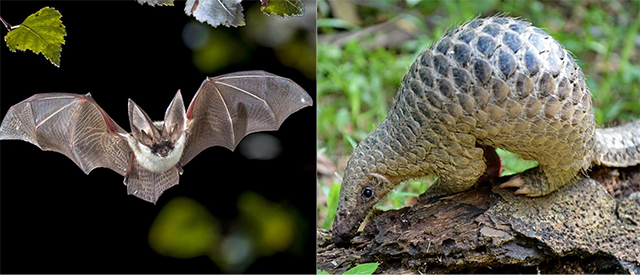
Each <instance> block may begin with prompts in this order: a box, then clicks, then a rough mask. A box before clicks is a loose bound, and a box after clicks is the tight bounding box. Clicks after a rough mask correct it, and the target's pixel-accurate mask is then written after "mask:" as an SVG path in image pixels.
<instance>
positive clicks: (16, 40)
mask: <svg viewBox="0 0 640 276" xmlns="http://www.w3.org/2000/svg"><path fill="white" fill-rule="evenodd" d="M61 17H62V14H60V12H59V11H57V10H56V9H54V8H50V7H44V8H42V9H40V10H39V11H37V12H36V13H34V14H32V15H29V16H28V17H27V19H25V20H24V22H22V24H20V25H16V26H8V25H7V23H6V22H4V19H2V22H3V23H4V24H5V27H7V29H10V31H9V33H7V35H6V36H5V37H4V40H5V41H6V42H7V46H8V47H9V50H11V51H12V52H15V51H16V50H20V51H26V50H30V51H32V52H34V53H36V54H38V53H42V55H44V57H45V58H46V59H48V60H49V61H51V63H53V65H55V66H56V67H60V54H61V53H62V44H64V36H65V35H67V31H66V29H65V26H64V25H62V20H61V19H60V18H61ZM0 19H1V18H0Z"/></svg>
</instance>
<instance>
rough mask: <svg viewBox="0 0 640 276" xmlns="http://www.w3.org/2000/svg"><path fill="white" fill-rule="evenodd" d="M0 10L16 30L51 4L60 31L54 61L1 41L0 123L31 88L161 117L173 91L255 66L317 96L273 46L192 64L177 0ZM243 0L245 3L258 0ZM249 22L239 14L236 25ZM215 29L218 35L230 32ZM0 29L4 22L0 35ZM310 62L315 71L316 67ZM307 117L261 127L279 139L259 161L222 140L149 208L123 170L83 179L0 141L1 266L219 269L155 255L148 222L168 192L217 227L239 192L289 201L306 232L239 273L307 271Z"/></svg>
mask: <svg viewBox="0 0 640 276" xmlns="http://www.w3.org/2000/svg"><path fill="white" fill-rule="evenodd" d="M0 5H1V6H0V15H1V16H2V17H3V18H4V19H5V20H6V21H7V22H9V23H10V24H14V25H17V24H20V23H21V22H22V21H23V20H24V19H25V18H26V17H27V16H28V15H30V14H32V13H35V12H36V11H38V10H39V9H41V8H43V7H45V6H50V7H54V8H56V9H57V10H58V11H60V12H61V13H62V21H63V24H64V25H65V26H66V30H67V36H66V37H65V40H66V43H65V44H64V45H63V48H62V57H61V67H60V68H57V67H55V66H54V65H52V64H51V63H50V62H49V61H48V60H46V59H45V58H44V57H43V56H42V55H36V54H33V53H32V52H26V53H25V52H20V51H18V52H17V53H12V52H10V51H9V50H8V48H7V47H6V45H4V42H3V43H2V44H3V45H1V46H0V48H1V50H0V64H1V65H0V70H1V71H0V113H1V114H2V117H3V118H4V115H5V114H6V111H7V110H8V108H9V107H10V106H11V105H13V104H16V103H18V102H20V101H22V100H24V99H26V98H27V97H29V96H31V95H33V94H36V93H45V92H69V93H83V94H84V93H87V92H91V94H92V95H93V97H94V99H95V100H96V102H97V103H98V104H99V105H100V106H101V107H102V108H103V109H104V110H105V111H106V112H107V113H108V114H109V115H110V116H111V118H113V119H114V120H115V122H116V123H117V124H119V125H120V126H121V127H122V128H124V129H126V130H129V121H128V117H127V99H128V98H131V99H133V100H135V101H136V103H137V104H139V105H140V106H141V107H142V108H143V109H144V110H145V111H146V112H147V113H148V114H149V116H150V117H151V118H152V119H153V120H161V119H162V117H163V115H164V112H165V109H166V108H167V106H168V104H169V103H170V101H171V99H172V97H173V96H174V95H175V93H176V91H177V90H178V89H181V90H182V95H183V97H184V98H185V102H187V103H188V102H190V99H191V98H192V97H193V95H194V94H195V92H196V90H197V89H198V87H199V86H200V84H201V83H202V81H203V80H204V79H205V77H207V76H215V75H221V74H225V73H230V72H235V71H241V70H257V69H259V70H265V71H268V72H271V73H274V74H277V75H281V76H285V77H288V78H291V79H293V80H294V81H295V82H297V83H298V84H300V85H301V86H302V87H303V88H305V90H306V91H307V92H308V93H309V94H310V95H311V96H312V98H313V99H314V101H315V95H316V92H315V79H308V78H305V76H304V75H303V74H302V73H300V72H299V71H298V70H296V69H294V68H291V67H287V66H284V65H282V64H280V62H279V61H278V59H277V58H276V57H275V55H274V50H272V49H271V48H266V47H261V46H258V45H246V48H247V49H248V50H247V51H249V49H250V50H251V53H250V55H251V57H250V58H248V59H246V60H245V61H244V62H242V63H241V64H234V65H232V66H227V67H224V68H222V69H220V70H217V71H216V72H215V73H214V74H206V73H202V72H200V71H199V70H197V69H196V68H195V67H194V65H193V63H192V51H191V50H190V49H189V48H187V47H186V46H185V45H184V43H183V42H182V37H181V34H182V29H183V27H184V26H185V24H186V23H187V22H189V21H191V20H193V19H192V18H191V17H189V16H187V15H185V13H184V11H183V9H184V2H176V6H174V7H150V6H148V5H140V4H138V3H136V2H135V1H133V0H131V1H113V2H76V1H66V2H53V1H49V2H44V3H43V2H31V1H27V2H25V1H19V2H18V1H15V2H13V1H9V2H7V1H2V2H1V3H0ZM243 5H244V6H245V10H246V9H247V6H249V5H259V3H256V2H249V3H243ZM306 8H307V10H309V9H315V7H310V6H307V7H306ZM308 14H309V13H307V15H308ZM313 16H314V17H315V14H313ZM251 27H252V22H249V21H247V26H245V27H241V28H251ZM217 29H218V30H219V31H221V32H225V33H226V34H227V35H228V36H235V35H237V32H238V31H239V30H240V29H239V28H226V27H218V28H217ZM6 33H7V31H6V29H4V27H3V28H2V31H0V34H1V35H2V36H4V35H6ZM241 41H242V40H241ZM241 43H249V44H250V43H251V42H248V41H242V42H241ZM242 47H243V48H244V47H245V46H242ZM314 53H315V50H314ZM314 60H315V59H314ZM309 66H314V68H315V63H313V64H309ZM315 121H316V120H315V105H314V106H313V107H311V108H304V109H302V110H301V111H299V112H297V113H294V114H293V115H292V116H291V117H289V118H288V119H287V120H286V121H285V122H284V124H283V125H282V127H281V128H280V130H279V131H275V132H269V133H270V134H272V135H273V136H275V137H277V138H278V139H279V140H280V142H281V145H282V153H281V155H280V156H279V157H277V158H275V159H272V160H269V161H258V160H249V159H247V158H245V157H243V156H242V155H240V154H239V153H238V151H236V152H230V151H229V150H227V149H225V148H222V147H214V148H210V149H208V150H205V151H204V152H202V153H201V154H200V155H199V156H197V157H196V158H195V159H194V160H192V161H191V162H190V163H189V164H187V165H186V166H185V167H184V169H185V174H184V175H183V176H181V178H180V184H179V185H177V186H175V187H173V188H170V189H168V190H167V191H165V193H164V194H163V195H162V196H161V197H160V199H159V200H158V202H157V204H156V205H154V204H151V203H149V202H145V201H143V200H141V199H139V198H137V197H134V196H129V195H127V192H126V187H125V186H124V185H123V184H122V177H121V176H120V175H118V174H117V173H115V172H113V171H110V170H108V169H104V168H99V169H96V170H94V171H93V172H91V174H89V175H85V174H84V173H83V172H82V171H81V170H80V168H78V167H77V166H76V165H75V164H74V163H73V162H72V161H71V160H70V159H68V158H67V157H66V156H64V155H62V154H59V153H54V152H43V151H40V150H39V149H38V148H37V147H36V146H34V145H31V144H29V143H26V142H23V141H1V142H0V146H1V150H0V181H1V186H0V187H1V190H0V196H1V198H0V223H1V230H0V231H1V232H0V244H1V245H0V254H1V257H0V269H1V272H2V273H30V274H32V273H180V274H184V273H218V272H223V271H221V270H220V269H219V268H218V267H217V266H216V265H215V264H214V263H213V262H212V260H211V259H209V258H208V257H206V256H201V257H196V258H191V259H178V258H172V257H165V256H162V255H159V254H157V253H156V252H155V251H153V250H152V249H151V248H150V247H149V244H148V233H149V228H150V226H151V223H152V222H153V220H154V218H155V217H156V215H157V214H158V212H159V211H160V210H161V208H162V207H163V205H165V204H166V203H167V202H168V201H169V200H170V199H172V198H174V197H178V196H185V197H190V198H192V199H194V200H196V201H198V202H199V203H200V204H202V205H204V206H205V207H206V208H207V209H208V210H209V212H211V213H212V214H213V215H214V216H215V217H216V218H217V219H218V220H219V221H221V223H222V224H223V225H224V223H225V222H228V221H231V220H233V219H234V218H235V217H236V216H237V215H238V209H237V203H236V201H237V199H238V196H239V195H240V194H241V193H242V192H243V191H247V190H249V191H254V192H255V193H258V194H260V195H261V196H263V197H264V198H266V199H267V200H269V201H272V202H276V203H282V204H285V206H293V208H297V209H298V211H297V212H298V213H300V214H301V216H302V217H303V218H304V222H303V223H302V225H296V230H295V232H296V233H298V234H300V235H302V236H303V237H304V238H303V239H300V240H298V241H297V242H302V243H303V245H302V246H301V248H302V250H298V251H296V250H289V251H285V252H282V253H277V254H274V255H271V256H267V257H263V258H260V259H257V260H256V261H255V262H253V263H252V264H251V265H249V266H248V268H247V269H246V270H245V271H243V272H247V273H271V272H276V273H315V230H314V225H315V185H314V183H315V145H316V143H315V133H316V124H315ZM223 228H224V226H223ZM300 232H302V233H300Z"/></svg>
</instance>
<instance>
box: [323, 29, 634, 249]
mask: <svg viewBox="0 0 640 276" xmlns="http://www.w3.org/2000/svg"><path fill="white" fill-rule="evenodd" d="M584 80H585V77H584V75H583V73H582V71H581V70H580V67H579V66H578V65H577V64H576V62H575V61H574V59H573V58H572V57H571V55H570V54H569V53H568V52H567V51H566V50H565V49H564V47H563V46H562V45H561V44H560V43H559V42H558V41H556V40H555V39H553V38H552V37H551V36H550V35H549V34H548V33H546V32H545V31H543V30H541V29H539V28H537V27H534V26H532V25H531V23H529V22H527V21H524V20H521V19H517V18H509V17H490V18H478V19H475V20H472V21H470V22H468V23H466V24H464V25H462V26H460V27H458V28H455V29H453V30H451V31H449V32H448V33H447V34H445V35H444V36H443V37H442V38H440V39H439V40H437V41H436V42H435V43H434V44H433V45H432V46H431V47H430V48H429V49H427V50H425V51H424V52H422V53H421V54H420V56H419V57H418V58H417V60H416V61H415V62H414V63H413V65H412V66H411V68H410V70H409V72H408V73H407V74H406V75H405V77H404V79H403V81H402V84H401V86H400V88H399V90H398V93H397V95H396V97H395V99H394V101H393V104H392V107H391V109H390V111H389V113H388V115H387V117H386V118H385V119H384V120H383V121H382V122H381V123H380V124H379V125H378V127H377V128H376V129H375V130H374V131H373V132H372V133H370V134H369V135H368V136H367V137H366V138H365V139H364V140H363V141H361V142H360V143H359V144H358V146H357V147H356V148H355V150H354V151H353V153H352V154H351V156H350V158H349V161H348V162H347V167H346V169H345V172H344V177H343V182H342V189H341V192H340V199H339V204H338V210H337V213H336V220H335V222H334V226H333V235H334V239H335V241H336V242H341V241H345V240H348V239H350V238H352V237H353V236H354V235H355V233H356V231H357V229H358V227H359V226H360V224H361V223H362V222H363V220H364V219H365V217H366V216H367V214H368V213H369V212H370V210H371V209H372V208H373V206H374V204H376V203H377V202H378V201H379V200H380V199H381V198H383V197H384V196H385V195H386V194H387V193H388V192H389V191H390V190H392V189H393V188H394V187H395V186H396V185H398V184H399V183H400V182H402V181H404V180H407V179H411V178H417V177H423V176H425V175H435V176H437V177H438V182H437V183H436V184H435V185H434V186H433V187H432V188H430V189H429V190H428V191H427V192H428V193H429V192H437V193H440V194H452V193H457V192H461V191H465V190H467V189H469V188H471V187H472V186H473V185H474V183H476V182H477V181H478V180H479V179H480V178H481V176H483V174H485V171H487V169H489V170H490V169H492V168H491V167H492V166H496V164H492V163H495V161H493V162H492V161H491V160H490V159H491V158H490V157H491V156H495V148H502V149H505V150H508V151H511V152H513V153H516V154H518V155H519V156H521V157H522V158H524V159H529V160H536V161H538V163H539V166H537V167H535V168H532V169H529V170H527V171H525V172H523V173H521V174H518V175H516V176H514V177H512V178H511V179H510V180H508V181H507V182H505V183H503V184H502V185H501V187H503V188H504V187H517V188H518V189H517V191H516V192H515V193H516V194H522V195H526V196H530V197H536V196H544V195H546V194H549V193H551V192H553V191H555V190H557V189H558V188H560V187H562V186H563V185H566V184H567V183H569V182H571V181H572V180H573V179H574V178H576V177H578V175H579V172H581V171H582V172H584V171H585V170H587V169H588V168H589V167H590V166H592V165H607V166H618V167H625V166H632V165H636V164H638V163H640V121H636V122H633V123H628V124H625V125H621V126H617V127H611V128H603V129H596V124H595V119H594V115H593V107H592V104H591V93H590V91H589V88H588V87H587V85H586V84H585V81H584ZM497 165H498V166H499V161H498V164H497ZM488 167H489V168H488ZM494 171H495V168H494ZM494 174H495V172H494Z"/></svg>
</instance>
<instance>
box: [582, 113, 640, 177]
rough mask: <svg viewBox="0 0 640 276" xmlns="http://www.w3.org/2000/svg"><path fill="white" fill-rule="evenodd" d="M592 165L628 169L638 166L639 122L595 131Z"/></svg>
mask: <svg viewBox="0 0 640 276" xmlns="http://www.w3.org/2000/svg"><path fill="white" fill-rule="evenodd" d="M595 140H596V147H595V149H596V151H595V155H594V161H593V162H594V164H596V165H604V166H608V167H628V166H634V165H637V164H640V120H638V121H635V122H632V123H627V124H624V125H619V126H615V127H608V128H600V129H596V133H595Z"/></svg>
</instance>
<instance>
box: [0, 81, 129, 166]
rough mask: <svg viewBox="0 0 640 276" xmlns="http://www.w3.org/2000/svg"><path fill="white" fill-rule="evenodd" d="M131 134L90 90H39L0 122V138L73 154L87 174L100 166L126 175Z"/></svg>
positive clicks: (74, 159) (76, 161)
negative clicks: (101, 104)
mask: <svg viewBox="0 0 640 276" xmlns="http://www.w3.org/2000/svg"><path fill="white" fill-rule="evenodd" d="M127 135H128V134H127V133H126V132H125V131H124V130H123V129H122V128H120V127H119V126H118V125H117V124H116V123H115V122H114V121H113V120H112V119H111V118H110V117H109V116H108V115H107V114H106V113H105V112H104V110H102V108H100V106H98V105H97V104H96V102H95V101H94V100H93V98H91V95H90V94H86V95H77V94H66V93H47V94H36V95H33V96H31V97H30V98H28V99H26V100H24V101H22V102H20V103H18V104H16V105H14V106H12V107H11V108H10V109H9V111H8V112H7V115H6V116H5V117H4V119H3V120H2V125H0V140H24V141H27V142H29V143H32V144H34V145H36V146H38V147H39V148H40V149H42V150H48V151H57V152H59V153H62V154H64V155H66V156H67V157H69V158H71V160H73V162H75V163H76V165H78V166H79V167H80V168H81V169H82V171H83V172H84V173H86V174H88V173H89V172H91V171H92V170H93V169H95V168H98V167H105V168H109V169H112V170H114V171H116V172H117V173H119V174H120V175H125V174H126V172H127V168H128V162H129V154H130V152H131V149H130V148H129V145H128V144H127V138H126V136H127Z"/></svg>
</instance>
